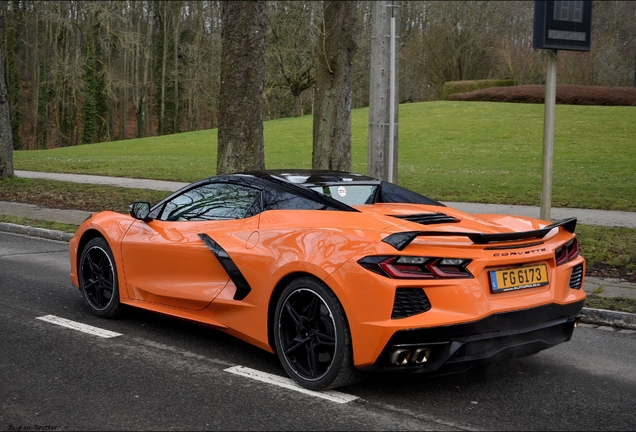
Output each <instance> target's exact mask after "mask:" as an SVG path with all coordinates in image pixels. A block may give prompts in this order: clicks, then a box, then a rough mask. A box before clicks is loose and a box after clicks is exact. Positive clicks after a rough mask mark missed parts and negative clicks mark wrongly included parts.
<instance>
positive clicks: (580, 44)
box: [532, 0, 592, 220]
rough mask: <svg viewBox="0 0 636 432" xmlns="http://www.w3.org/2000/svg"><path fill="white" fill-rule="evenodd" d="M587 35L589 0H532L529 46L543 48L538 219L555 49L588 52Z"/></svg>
mask: <svg viewBox="0 0 636 432" xmlns="http://www.w3.org/2000/svg"><path fill="white" fill-rule="evenodd" d="M591 34H592V2H591V1H582V0H579V1H551V0H547V1H542V0H536V1H535V2H534V32H533V40H532V46H533V48H539V49H546V50H547V65H546V68H547V71H546V78H545V117H544V123H543V177H542V185H541V215H540V217H541V219H545V220H549V219H550V211H551V208H552V167H553V159H554V114H555V105H556V71H557V50H558V49H561V50H571V51H589V50H590V46H591V43H590V36H591Z"/></svg>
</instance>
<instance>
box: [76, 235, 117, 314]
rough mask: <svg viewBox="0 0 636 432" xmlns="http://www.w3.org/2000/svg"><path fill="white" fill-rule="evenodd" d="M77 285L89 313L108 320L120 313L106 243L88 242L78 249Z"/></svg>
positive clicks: (112, 258) (109, 251)
mask: <svg viewBox="0 0 636 432" xmlns="http://www.w3.org/2000/svg"><path fill="white" fill-rule="evenodd" d="M79 285H80V290H81V291H82V294H83V295H84V299H85V300H86V303H87V304H88V307H89V308H90V310H91V312H92V313H93V314H95V315H97V316H99V317H102V318H110V317H113V316H115V315H116V314H118V313H119V312H120V310H121V305H120V303H119V284H118V283H117V267H116V266H115V259H114V257H113V253H112V251H111V250H110V247H109V246H108V243H107V242H106V240H104V239H103V238H101V237H97V238H94V239H92V240H91V241H89V242H88V243H87V244H86V246H85V247H84V249H83V250H82V255H81V257H80V262H79Z"/></svg>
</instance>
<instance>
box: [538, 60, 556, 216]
mask: <svg viewBox="0 0 636 432" xmlns="http://www.w3.org/2000/svg"><path fill="white" fill-rule="evenodd" d="M546 54H547V72H546V77H545V115H544V120H543V181H542V185H541V215H540V217H541V219H544V220H550V210H551V208H552V165H553V163H552V162H553V160H554V113H555V107H556V73H557V50H548V51H547V53H546Z"/></svg>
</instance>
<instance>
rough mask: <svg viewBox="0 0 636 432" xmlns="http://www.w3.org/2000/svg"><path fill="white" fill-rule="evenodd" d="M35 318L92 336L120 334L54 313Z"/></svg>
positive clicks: (104, 336) (109, 336) (119, 334)
mask: <svg viewBox="0 0 636 432" xmlns="http://www.w3.org/2000/svg"><path fill="white" fill-rule="evenodd" d="M36 319H39V320H41V321H46V322H49V323H51V324H57V325H59V326H62V327H66V328H70V329H73V330H77V331H81V332H84V333H88V334H91V335H93V336H99V337H101V338H113V337H117V336H121V333H115V332H112V331H109V330H104V329H100V328H98V327H93V326H90V325H88V324H82V323H78V322H76V321H71V320H67V319H65V318H60V317H57V316H55V315H45V316H41V317H37V318H36Z"/></svg>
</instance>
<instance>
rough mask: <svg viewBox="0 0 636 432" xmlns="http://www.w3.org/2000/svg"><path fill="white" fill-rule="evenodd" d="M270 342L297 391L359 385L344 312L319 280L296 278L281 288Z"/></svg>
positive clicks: (334, 297)
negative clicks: (273, 345) (302, 388)
mask: <svg viewBox="0 0 636 432" xmlns="http://www.w3.org/2000/svg"><path fill="white" fill-rule="evenodd" d="M274 339H275V343H276V351H277V352H278V356H279V358H280V361H281V363H282V364H283V367H284V368H285V370H286V372H287V373H288V374H289V376H290V377H291V378H292V379H293V380H294V381H296V382H297V383H298V384H299V385H301V386H302V387H305V388H308V389H310V390H322V389H326V388H335V387H340V386H343V385H347V384H352V383H353V382H355V381H358V380H359V377H360V373H359V371H357V370H356V369H355V368H354V367H353V360H352V349H351V336H350V332H349V325H348V323H347V320H346V316H345V313H344V310H343V309H342V306H341V305H340V302H339V301H338V299H337V298H336V296H335V295H334V294H333V292H332V291H331V290H330V289H329V288H327V287H326V286H325V285H324V284H323V283H321V282H320V281H318V280H315V279H311V278H301V279H296V280H295V281H293V282H291V283H290V284H289V285H288V286H287V287H286V288H285V290H284V291H283V293H282V295H281V297H280V299H279V301H278V304H277V307H276V313H275V319H274Z"/></svg>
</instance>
